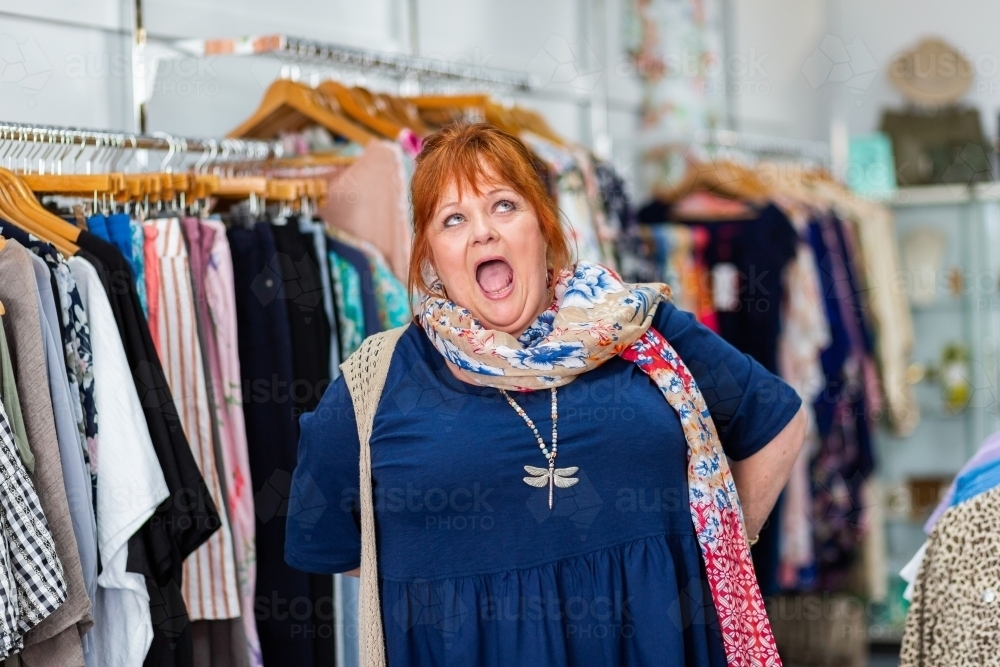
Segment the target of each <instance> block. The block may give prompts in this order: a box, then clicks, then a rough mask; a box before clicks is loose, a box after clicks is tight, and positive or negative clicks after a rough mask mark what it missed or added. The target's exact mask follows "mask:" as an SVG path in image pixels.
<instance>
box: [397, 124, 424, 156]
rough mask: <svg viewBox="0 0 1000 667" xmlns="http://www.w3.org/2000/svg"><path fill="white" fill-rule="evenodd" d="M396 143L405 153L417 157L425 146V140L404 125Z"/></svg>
mask: <svg viewBox="0 0 1000 667" xmlns="http://www.w3.org/2000/svg"><path fill="white" fill-rule="evenodd" d="M396 143H398V144H399V147H400V148H402V149H403V152H404V153H406V154H407V155H409V156H410V157H413V158H415V157H417V155H419V154H420V149H422V148H423V147H424V140H423V139H421V138H420V137H419V136H418V135H417V134H416V133H414V131H413V130H411V129H410V128H408V127H404V128H403V129H402V130H400V131H399V136H398V137H396Z"/></svg>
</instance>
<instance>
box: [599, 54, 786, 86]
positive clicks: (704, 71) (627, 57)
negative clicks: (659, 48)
mask: <svg viewBox="0 0 1000 667" xmlns="http://www.w3.org/2000/svg"><path fill="white" fill-rule="evenodd" d="M769 57H770V54H769V53H767V52H764V51H758V50H757V49H755V48H752V49H749V50H747V51H746V52H745V53H730V54H729V55H727V56H726V57H725V58H718V57H717V56H715V55H714V54H706V53H705V51H703V50H696V49H682V50H680V51H665V52H663V53H661V54H657V55H655V56H653V57H651V58H645V59H642V60H639V59H637V58H635V56H633V55H631V54H622V55H620V56H619V57H618V65H617V67H616V68H615V74H617V75H618V76H619V77H621V78H630V77H633V76H639V77H641V78H644V79H657V78H683V79H703V78H707V79H715V80H720V79H722V78H723V76H725V77H728V78H729V79H730V80H738V81H741V82H751V81H752V82H758V81H762V80H763V79H766V78H767V77H768V72H767V69H766V67H765V66H764V64H765V63H766V62H767V59H768V58H769Z"/></svg>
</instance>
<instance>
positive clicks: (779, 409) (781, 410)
mask: <svg viewBox="0 0 1000 667" xmlns="http://www.w3.org/2000/svg"><path fill="white" fill-rule="evenodd" d="M653 328H654V329H656V330H657V331H659V332H660V334H662V335H663V337H664V338H665V339H666V340H667V342H668V343H670V345H671V346H672V347H673V348H674V350H676V351H677V354H678V355H680V357H681V359H682V360H683V361H684V363H685V364H686V365H687V367H688V369H689V370H690V371H691V374H692V375H693V376H694V380H695V382H696V383H697V384H698V387H699V388H700V389H701V393H702V395H704V397H705V403H706V404H707V405H708V410H709V412H710V413H711V415H712V421H713V422H715V427H716V429H717V430H718V432H719V438H720V439H721V440H722V448H723V449H724V450H725V452H726V455H727V456H728V457H729V458H731V459H734V460H737V461H738V460H740V459H745V458H747V457H749V456H752V455H753V454H756V453H757V452H758V451H760V450H761V449H762V448H763V447H764V446H765V445H767V443H769V442H770V441H771V440H773V439H774V437H775V436H777V435H778V433H780V432H781V430H782V429H783V428H785V426H786V425H787V424H788V422H790V421H791V420H792V418H793V417H794V416H795V414H796V413H797V412H798V410H799V407H800V406H801V405H802V399H800V398H799V395H798V394H797V393H796V392H795V390H794V389H792V388H791V387H789V386H788V385H787V384H786V383H785V382H784V381H783V380H781V378H779V377H777V376H776V375H774V374H773V373H771V372H769V371H768V370H767V369H765V368H764V367H763V366H761V365H760V364H759V363H757V362H756V361H755V360H754V359H753V358H752V357H750V356H749V355H747V354H743V353H742V352H740V351H739V350H737V349H736V348H735V347H733V346H732V345H730V344H729V343H728V342H726V341H725V340H724V339H723V338H722V337H721V336H719V335H718V334H716V333H715V332H713V331H712V330H710V329H708V328H707V327H705V326H703V325H701V324H699V323H698V322H697V320H695V318H694V316H693V315H691V314H690V313H687V312H684V311H682V310H678V309H677V307H676V306H674V304H672V303H663V304H661V305H660V306H659V308H658V310H657V313H656V315H655V317H654V318H653Z"/></svg>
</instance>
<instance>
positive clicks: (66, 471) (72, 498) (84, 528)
mask: <svg viewBox="0 0 1000 667" xmlns="http://www.w3.org/2000/svg"><path fill="white" fill-rule="evenodd" d="M28 254H29V256H30V257H31V263H32V266H33V268H34V269H35V284H36V285H37V286H38V309H39V315H40V317H39V321H40V323H41V325H42V339H43V341H44V342H45V365H46V368H47V369H48V373H49V396H50V397H51V398H52V414H53V417H54V419H55V426H56V440H58V441H59V459H60V463H61V464H62V471H63V484H65V486H66V500H67V502H68V503H69V516H70V519H71V520H72V522H73V534H74V535H75V536H76V547H77V550H78V551H79V552H80V568H81V570H82V571H83V583H84V586H86V587H87V596H88V597H90V604H91V607H96V605H97V523H96V521H95V520H94V503H93V487H92V486H91V482H90V469H89V468H88V467H87V463H86V461H84V458H83V448H82V447H81V446H80V435H79V431H78V430H77V428H76V417H75V415H76V412H75V411H74V408H73V403H74V401H75V402H76V403H77V411H80V408H79V399H78V398H77V397H78V396H79V393H78V392H75V391H71V389H70V385H69V379H68V376H67V374H66V356H65V353H64V349H63V347H62V344H61V343H62V340H61V334H60V333H57V332H58V331H61V329H60V324H59V319H58V318H59V316H58V315H57V314H56V305H55V300H54V297H53V294H52V285H51V282H50V281H51V280H52V274H51V273H49V268H48V265H47V264H46V263H45V260H44V259H42V258H41V257H39V256H38V255H36V254H34V253H28ZM57 341H58V342H57ZM91 614H92V615H93V612H92V613H91ZM93 636H94V631H93V629H91V630H88V631H87V633H86V634H85V635H83V637H81V638H80V639H81V642H82V645H83V657H84V660H85V661H86V663H87V667H99V663H98V661H97V656H96V654H95V653H94V646H93Z"/></svg>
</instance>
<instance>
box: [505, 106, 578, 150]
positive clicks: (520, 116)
mask: <svg viewBox="0 0 1000 667" xmlns="http://www.w3.org/2000/svg"><path fill="white" fill-rule="evenodd" d="M509 115H510V119H511V121H512V122H514V123H516V124H517V125H518V126H519V127H520V128H521V129H522V130H527V131H529V132H532V133H534V134H537V135H538V136H540V137H542V138H543V139H548V140H549V141H551V142H552V143H554V144H556V145H557V146H561V147H563V148H565V147H566V141H565V140H564V139H563V138H562V137H560V136H559V135H558V134H556V133H555V132H554V131H553V130H552V128H551V127H550V126H549V124H548V122H547V121H546V120H545V118H544V117H543V116H542V115H541V114H540V113H538V112H537V111H531V110H529V109H525V108H524V107H518V106H515V107H512V108H511V109H510V110H509Z"/></svg>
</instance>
